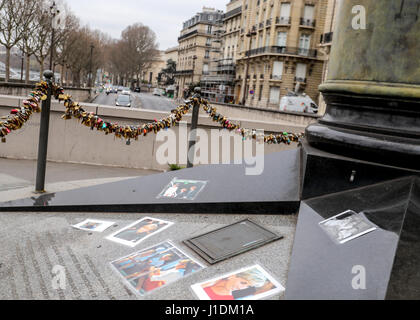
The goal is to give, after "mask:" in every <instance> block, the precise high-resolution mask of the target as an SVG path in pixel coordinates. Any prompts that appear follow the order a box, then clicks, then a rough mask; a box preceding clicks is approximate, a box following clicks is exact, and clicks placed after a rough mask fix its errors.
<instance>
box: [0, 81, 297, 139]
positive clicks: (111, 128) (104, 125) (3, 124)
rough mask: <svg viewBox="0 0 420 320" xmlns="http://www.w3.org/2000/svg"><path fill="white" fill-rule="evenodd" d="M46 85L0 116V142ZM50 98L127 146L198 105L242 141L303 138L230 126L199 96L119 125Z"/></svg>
mask: <svg viewBox="0 0 420 320" xmlns="http://www.w3.org/2000/svg"><path fill="white" fill-rule="evenodd" d="M47 94H48V84H47V82H41V83H38V84H36V86H35V89H34V90H33V91H32V92H31V93H30V95H29V98H28V99H27V100H24V101H23V106H22V107H20V108H16V109H13V110H12V111H11V112H10V115H8V116H4V117H2V118H1V119H0V138H1V141H2V142H6V136H7V135H8V134H10V133H11V132H12V131H15V130H19V129H20V128H22V127H23V125H24V124H25V123H26V122H27V121H28V120H29V119H30V117H31V115H32V114H33V113H34V112H40V111H41V103H42V101H44V100H46V99H47ZM52 95H53V96H54V97H55V98H56V99H57V100H58V101H59V102H63V103H64V106H65V108H66V112H65V114H64V115H63V117H62V118H63V119H66V120H68V119H71V118H73V117H74V118H76V119H79V120H80V121H81V123H82V124H83V125H85V126H87V127H90V128H91V130H94V129H96V130H99V131H103V132H104V133H105V134H106V135H109V134H114V135H115V137H117V138H121V139H125V140H126V142H127V145H129V144H130V143H131V140H132V139H133V140H136V141H137V140H138V139H139V137H141V136H147V135H148V134H149V133H152V132H153V133H155V134H156V133H158V132H159V131H161V130H168V129H169V128H171V127H173V126H175V125H176V124H177V123H179V122H180V121H182V118H183V116H184V115H186V114H188V113H189V112H190V111H191V110H192V108H193V107H194V106H195V105H199V106H200V107H202V108H203V110H204V111H205V112H206V113H207V115H208V116H209V117H210V118H211V119H212V120H213V121H214V122H217V123H219V124H220V125H221V126H222V127H223V128H224V129H226V130H229V131H230V132H232V131H234V132H235V133H237V134H239V135H241V136H242V137H243V139H244V140H245V139H255V140H257V141H258V142H260V143H263V142H264V143H268V144H282V143H284V144H291V143H292V142H299V140H300V139H301V138H302V137H303V136H304V135H303V134H302V133H300V134H295V133H290V132H284V133H281V134H270V135H265V134H264V133H263V132H261V131H259V130H257V129H245V128H241V126H240V125H238V124H235V123H233V122H232V121H230V120H229V119H228V118H226V117H225V116H223V115H222V114H220V113H218V112H217V109H216V108H214V107H212V106H210V105H209V102H208V101H207V100H205V99H202V98H201V97H199V96H197V95H195V96H192V97H191V98H190V99H189V100H187V101H185V103H184V104H182V105H180V106H179V107H177V108H176V109H174V110H172V111H171V114H170V115H169V116H168V117H166V118H163V119H161V120H154V122H150V123H147V124H143V125H136V126H133V125H119V124H117V123H111V122H108V121H105V120H103V119H102V118H101V117H99V116H98V115H96V114H94V113H93V112H90V113H89V112H87V111H85V110H84V109H83V107H82V106H80V104H79V103H78V102H75V101H73V100H72V98H71V96H70V95H67V94H65V93H64V89H63V88H62V87H60V86H58V85H56V84H53V85H52Z"/></svg>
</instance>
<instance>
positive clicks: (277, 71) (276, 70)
mask: <svg viewBox="0 0 420 320" xmlns="http://www.w3.org/2000/svg"><path fill="white" fill-rule="evenodd" d="M282 76H283V61H274V64H273V74H272V78H273V79H274V80H281V78H282Z"/></svg>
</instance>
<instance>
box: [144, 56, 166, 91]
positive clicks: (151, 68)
mask: <svg viewBox="0 0 420 320" xmlns="http://www.w3.org/2000/svg"><path fill="white" fill-rule="evenodd" d="M165 67H166V60H165V52H164V51H158V52H157V53H156V55H155V56H154V57H153V59H152V60H151V61H150V63H149V64H148V66H147V67H146V68H145V69H144V70H143V72H142V75H141V80H142V81H144V82H147V83H149V84H151V85H152V86H158V77H159V73H160V72H161V71H162V69H163V68H165Z"/></svg>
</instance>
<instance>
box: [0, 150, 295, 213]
mask: <svg viewBox="0 0 420 320" xmlns="http://www.w3.org/2000/svg"><path fill="white" fill-rule="evenodd" d="M300 157H301V153H300V150H299V149H296V150H290V151H285V152H281V153H276V154H271V155H267V156H265V157H264V158H262V159H261V161H263V162H259V163H260V164H261V163H263V164H264V170H263V172H262V174H261V175H247V171H246V167H247V165H246V164H245V163H244V164H241V165H234V164H231V165H203V166H198V167H196V168H192V169H184V170H180V171H174V172H167V173H163V174H156V175H151V176H146V177H140V178H135V179H129V180H124V181H120V182H114V183H108V184H104V185H99V186H94V187H88V188H81V189H77V190H72V191H65V192H58V193H55V194H44V195H41V196H36V197H32V198H27V199H22V200H16V201H10V202H6V203H1V204H0V211H8V212H12V211H48V212H76V211H82V212H133V213H202V214H205V213H216V214H221V213H225V214H296V213H297V211H298V210H299V204H300V197H299V195H300V185H301V183H300V181H301V165H300V164H301V158H300ZM174 178H178V179H185V180H198V181H207V184H206V186H205V187H204V189H203V190H202V191H201V192H200V193H199V194H198V196H197V197H196V198H195V199H194V200H192V201H191V200H184V199H172V198H162V197H161V198H158V196H159V195H160V194H161V193H162V190H164V189H165V187H167V186H168V184H169V183H170V182H171V181H172V180H173V179H174Z"/></svg>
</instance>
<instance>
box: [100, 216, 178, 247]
mask: <svg viewBox="0 0 420 320" xmlns="http://www.w3.org/2000/svg"><path fill="white" fill-rule="evenodd" d="M172 225H173V223H172V222H169V221H164V220H160V219H155V218H143V219H141V220H139V221H136V222H134V223H133V224H131V225H129V226H127V227H125V228H123V229H121V230H119V231H117V232H115V233H114V234H112V235H110V236H108V237H107V239H108V240H111V241H114V242H118V243H121V244H124V245H127V246H130V247H135V246H136V245H138V244H139V243H140V242H141V241H144V240H145V239H147V238H148V237H150V236H153V235H155V234H157V233H159V232H162V231H163V230H165V229H167V228H169V227H170V226H172Z"/></svg>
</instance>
